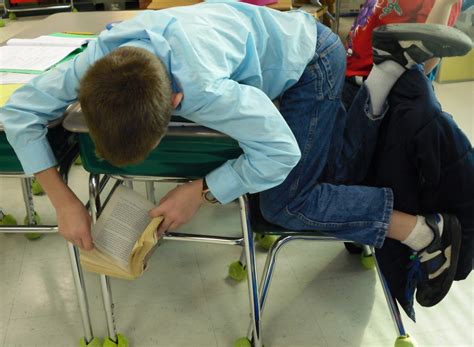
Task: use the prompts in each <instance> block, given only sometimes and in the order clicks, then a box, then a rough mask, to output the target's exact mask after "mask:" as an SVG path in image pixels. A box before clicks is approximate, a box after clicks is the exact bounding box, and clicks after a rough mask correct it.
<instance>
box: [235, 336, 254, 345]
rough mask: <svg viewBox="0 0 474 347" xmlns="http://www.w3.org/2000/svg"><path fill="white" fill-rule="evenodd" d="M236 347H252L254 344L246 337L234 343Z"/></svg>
mask: <svg viewBox="0 0 474 347" xmlns="http://www.w3.org/2000/svg"><path fill="white" fill-rule="evenodd" d="M234 347H252V343H251V342H250V341H249V339H248V338H246V337H241V338H240V339H238V340H237V341H235V342H234Z"/></svg>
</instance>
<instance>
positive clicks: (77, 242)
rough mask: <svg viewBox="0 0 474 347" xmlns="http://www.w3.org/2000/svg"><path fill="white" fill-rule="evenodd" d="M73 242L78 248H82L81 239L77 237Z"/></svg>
mask: <svg viewBox="0 0 474 347" xmlns="http://www.w3.org/2000/svg"><path fill="white" fill-rule="evenodd" d="M73 243H74V244H75V245H76V246H77V247H79V248H80V249H84V245H83V244H82V240H81V239H77V240H74V241H73Z"/></svg>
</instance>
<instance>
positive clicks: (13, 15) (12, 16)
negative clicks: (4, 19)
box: [8, 12, 16, 20]
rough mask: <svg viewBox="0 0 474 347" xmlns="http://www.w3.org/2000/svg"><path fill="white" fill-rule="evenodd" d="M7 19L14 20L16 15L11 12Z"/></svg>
mask: <svg viewBox="0 0 474 347" xmlns="http://www.w3.org/2000/svg"><path fill="white" fill-rule="evenodd" d="M8 19H9V20H16V14H15V13H13V12H10V13H8Z"/></svg>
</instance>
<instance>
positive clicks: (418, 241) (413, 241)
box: [402, 214, 444, 251]
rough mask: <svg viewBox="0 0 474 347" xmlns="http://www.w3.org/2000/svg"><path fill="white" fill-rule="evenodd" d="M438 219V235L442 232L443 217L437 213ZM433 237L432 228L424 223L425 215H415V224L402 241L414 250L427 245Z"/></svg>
mask: <svg viewBox="0 0 474 347" xmlns="http://www.w3.org/2000/svg"><path fill="white" fill-rule="evenodd" d="M438 217H439V221H438V228H439V233H440V235H441V234H442V233H443V224H444V222H443V217H442V216H441V215H440V214H438ZM433 239H434V233H433V230H431V228H430V227H429V226H428V224H426V220H425V217H423V216H416V225H415V227H414V228H413V230H412V231H411V233H410V235H408V237H407V238H406V239H405V240H404V241H402V243H403V244H404V245H407V246H408V247H410V248H411V249H413V250H415V251H419V250H421V249H423V248H425V247H427V246H428V245H429V244H430V243H431V241H433Z"/></svg>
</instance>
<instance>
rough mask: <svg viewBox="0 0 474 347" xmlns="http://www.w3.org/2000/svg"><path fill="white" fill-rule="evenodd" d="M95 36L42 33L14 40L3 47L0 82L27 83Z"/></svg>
mask: <svg viewBox="0 0 474 347" xmlns="http://www.w3.org/2000/svg"><path fill="white" fill-rule="evenodd" d="M91 40H95V37H90V38H84V37H61V36H52V35H49V36H40V37H37V38H34V39H11V40H9V41H7V44H6V46H3V47H0V73H1V74H0V84H16V83H26V82H28V81H29V80H30V79H31V78H32V77H30V76H27V75H31V74H33V75H35V74H40V73H42V72H44V71H46V70H48V69H49V68H51V67H52V66H54V65H56V64H58V63H59V62H61V61H62V60H64V59H65V58H66V57H67V56H69V55H70V54H71V53H73V52H74V51H76V50H77V49H81V47H82V46H83V45H85V44H87V43H88V42H89V41H91Z"/></svg>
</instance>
